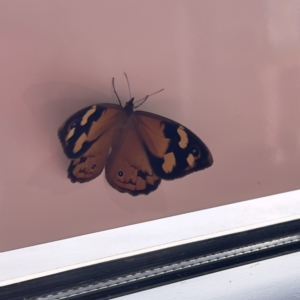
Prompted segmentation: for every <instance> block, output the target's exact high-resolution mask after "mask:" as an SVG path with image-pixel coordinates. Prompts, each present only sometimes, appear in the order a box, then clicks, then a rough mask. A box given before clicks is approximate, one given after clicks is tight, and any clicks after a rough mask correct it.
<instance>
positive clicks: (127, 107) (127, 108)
mask: <svg viewBox="0 0 300 300" xmlns="http://www.w3.org/2000/svg"><path fill="white" fill-rule="evenodd" d="M133 101H134V98H131V99H130V100H129V101H128V102H126V104H125V106H124V110H125V112H126V114H128V115H131V114H132V113H133V108H134V104H133Z"/></svg>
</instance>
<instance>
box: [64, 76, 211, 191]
mask: <svg viewBox="0 0 300 300" xmlns="http://www.w3.org/2000/svg"><path fill="white" fill-rule="evenodd" d="M125 76H126V74H125ZM126 79H127V76H126ZM127 83H128V79H127ZM128 87H129V83H128ZM113 89H114V92H115V94H116V96H117V99H118V101H119V105H116V104H95V105H92V106H89V107H86V108H84V109H82V110H80V111H78V112H77V113H75V114H74V115H72V116H71V117H70V118H69V119H68V120H67V121H66V122H65V123H64V124H63V125H62V126H61V127H60V129H59V131H58V136H59V139H60V142H61V144H62V146H63V149H64V152H65V154H66V156H67V157H68V158H70V159H71V163H70V166H69V168H68V177H69V178H70V180H71V181H72V182H80V183H83V182H87V181H90V180H92V179H94V178H96V177H97V176H99V175H100V174H101V172H102V171H103V169H104V167H105V174H106V179H107V181H108V182H109V184H110V185H111V186H112V187H113V188H115V189H117V190H118V191H119V192H122V193H129V194H131V195H133V196H136V195H140V194H149V193H150V192H152V191H154V190H156V189H157V187H158V185H159V184H160V182H161V179H165V180H173V179H176V178H180V177H183V176H186V175H188V174H190V173H192V172H196V171H200V170H203V169H205V168H208V167H210V166H211V165H212V163H213V158H212V155H211V153H210V151H209V149H208V148H207V146H206V145H205V144H204V143H203V142H202V141H201V140H200V138H198V137H197V136H196V135H195V134H194V133H193V132H191V131H190V130H189V129H187V128H185V127H184V126H182V125H180V124H179V123H176V122H174V121H172V120H170V119H167V118H164V117H162V116H159V115H155V114H152V113H148V112H144V111H134V109H135V108H137V107H138V106H140V105H141V104H143V103H144V102H145V101H146V100H147V98H148V97H149V96H150V95H148V96H146V97H145V98H144V99H141V101H142V103H141V104H139V105H136V106H135V103H136V102H135V103H134V98H131V95H130V98H131V99H130V100H129V101H128V102H127V103H126V104H125V106H124V107H123V106H122V104H121V101H120V99H119V97H118V94H117V92H116V89H115V86H114V79H113ZM129 93H130V87H129ZM130 94H131V93H130ZM152 95H153V94H152Z"/></svg>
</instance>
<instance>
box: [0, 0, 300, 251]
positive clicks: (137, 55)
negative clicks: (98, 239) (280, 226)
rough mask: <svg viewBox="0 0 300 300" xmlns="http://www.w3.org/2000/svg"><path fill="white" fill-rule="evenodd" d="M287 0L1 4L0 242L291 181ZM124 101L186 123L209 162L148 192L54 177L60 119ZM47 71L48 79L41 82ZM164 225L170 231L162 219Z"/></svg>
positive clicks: (175, 210)
mask: <svg viewBox="0 0 300 300" xmlns="http://www.w3.org/2000/svg"><path fill="white" fill-rule="evenodd" d="M299 8H300V1H278V0H269V1H267V0H264V1H263V0H246V1H240V0H227V1H222V0H216V1H205V0H203V1H199V0H197V1H196V0H195V1H191V0H190V1H186V0H182V1H175V0H163V1H162V0H149V1H146V0H144V1H137V0H126V1H111V0H107V1H105V0H103V1H93V0H90V1H83V0H72V1H59V0H53V1H34V0H29V1H22V0H19V1H18V0H14V1H1V3H0V54H1V55H0V66H1V68H0V91H1V101H0V134H1V135H0V136H1V142H0V153H1V156H0V251H5V250H10V249H16V248H20V247H25V246H30V245H35V244H40V243H45V242H50V241H53V240H59V239H63V238H68V237H73V236H78V235H83V234H87V233H91V232H98V231H101V230H106V229H111V228H116V227H120V226H125V225H129V224H136V223H139V222H145V221H149V220H153V219H159V218H164V217H168V216H174V215H178V214H182V213H187V212H192V211H198V210H201V209H205V208H210V207H216V206H220V205H224V204H228V203H234V202H238V201H242V200H248V199H253V198H257V197H261V196H265V195H271V194H276V193H279V192H285V191H290V190H294V189H297V188H299V187H300V175H299V167H300V156H299V151H300V134H299V128H300V118H299V109H300V102H299V94H300V85H299V82H300V57H299V53H300V52H299V45H300V36H299V22H300V21H299V20H300V19H299V11H300V9H299ZM123 71H126V72H127V74H128V75H129V79H130V83H131V89H132V94H133V95H134V96H135V98H136V99H140V98H142V97H144V96H145V95H147V94H149V93H152V92H155V91H157V90H159V89H161V88H164V89H165V90H164V92H162V93H159V94H157V95H155V96H153V97H151V98H150V99H148V101H147V102H146V103H145V104H144V105H143V106H142V109H143V110H145V111H149V112H153V113H156V114H160V115H163V116H166V117H168V118H171V119H174V120H176V121H178V122H180V123H182V124H183V125H185V126H187V127H188V128H190V129H191V130H192V131H194V132H195V133H196V134H197V135H199V136H200V137H201V138H202V139H203V141H204V142H205V143H206V144H207V145H208V147H209V148H210V149H211V152H212V154H213V156H214V161H215V163H214V165H213V167H211V168H210V169H207V170H205V171H202V172H198V173H195V174H192V175H190V176H187V177H185V178H183V179H179V180H177V181H170V182H163V183H162V184H161V186H160V187H159V189H158V190H157V191H156V192H154V193H152V194H150V195H149V196H140V197H136V198H133V197H131V196H130V195H123V194H120V193H118V192H117V191H115V190H114V189H112V188H111V187H110V186H109V185H108V183H107V182H106V181H105V178H104V176H103V175H101V176H100V177H99V178H97V179H96V180H94V181H92V182H90V183H86V184H72V183H71V182H70V181H69V180H68V179H67V178H66V170H67V167H68V160H67V158H66V157H65V156H64V154H63V151H62V149H61V146H60V144H59V141H58V138H57V130H58V128H59V126H60V125H61V123H62V122H63V121H64V120H65V119H66V118H67V117H68V116H69V115H71V114H72V113H74V112H75V111H77V110H79V109H81V108H83V107H85V106H88V105H90V104H92V103H95V102H112V103H117V101H116V98H115V96H114V94H113V91H112V87H111V79H112V77H116V86H117V90H118V93H119V95H120V97H121V99H122V100H123V101H124V102H125V101H126V100H128V98H129V95H128V90H127V85H126V81H125V78H124V76H123V74H122V72H123ZM50 82H51V83H50ZM175 230H176V229H175Z"/></svg>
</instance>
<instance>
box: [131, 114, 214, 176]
mask: <svg viewBox="0 0 300 300" xmlns="http://www.w3.org/2000/svg"><path fill="white" fill-rule="evenodd" d="M135 116H136V122H135V123H136V127H137V130H138V133H139V136H140V138H141V140H142V142H143V145H144V147H145V150H146V152H147V156H148V159H149V162H150V164H151V167H152V169H153V171H154V173H155V174H156V175H157V176H158V177H160V178H162V179H166V180H172V179H176V178H180V177H183V176H185V175H188V174H190V173H192V172H195V171H199V170H203V169H205V168H208V167H210V166H211V165H212V163H213V159H212V155H211V153H210V151H209V149H208V147H207V146H206V145H205V144H204V143H203V142H202V141H201V140H200V139H199V138H198V137H197V136H196V135H195V134H194V133H193V132H191V131H190V130H189V129H187V128H185V127H184V126H182V125H180V124H179V123H176V122H174V121H172V120H169V119H167V118H164V117H161V116H158V115H155V114H151V113H147V112H143V111H138V112H136V113H135Z"/></svg>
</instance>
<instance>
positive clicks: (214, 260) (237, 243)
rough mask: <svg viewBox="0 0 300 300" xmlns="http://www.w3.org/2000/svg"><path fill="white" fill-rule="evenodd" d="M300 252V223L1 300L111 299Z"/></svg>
mask: <svg viewBox="0 0 300 300" xmlns="http://www.w3.org/2000/svg"><path fill="white" fill-rule="evenodd" d="M299 250H300V220H296V221H290V222H286V223H282V224H278V225H272V226H267V227H264V228H259V229H254V230H249V231H245V232H242V233H235V234H230V235H226V236H222V237H218V238H214V239H208V240H203V241H199V242H194V243H190V244H185V245H181V246H176V247H172V248H168V249H164V250H158V251H154V252H149V253H147V254H141V255H136V256H132V257H129V258H124V259H119V260H115V261H110V262H106V263H101V264H98V265H94V266H89V267H84V268H81V269H77V270H72V271H67V272H63V273H60V274H55V275H51V276H47V277H44V278H39V279H34V280H30V281H28V282H22V283H19V284H13V285H10V286H7V287H4V288H2V289H0V299H10V300H17V299H26V300H37V299H38V300H61V299H70V300H71V299H91V300H92V299H111V298H115V297H118V296H121V295H125V294H130V293H134V292H138V291H141V290H145V289H149V288H152V287H156V286H161V285H164V284H168V283H171V282H177V281H181V280H185V279H188V278H192V277H196V276H201V275H205V274H209V273H213V272H217V271H220V270H225V269H229V268H233V267H236V266H240V265H244V264H247V263H252V262H256V261H260V260H264V259H268V258H271V257H276V256H280V255H284V254H288V253H292V252H295V251H299Z"/></svg>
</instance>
